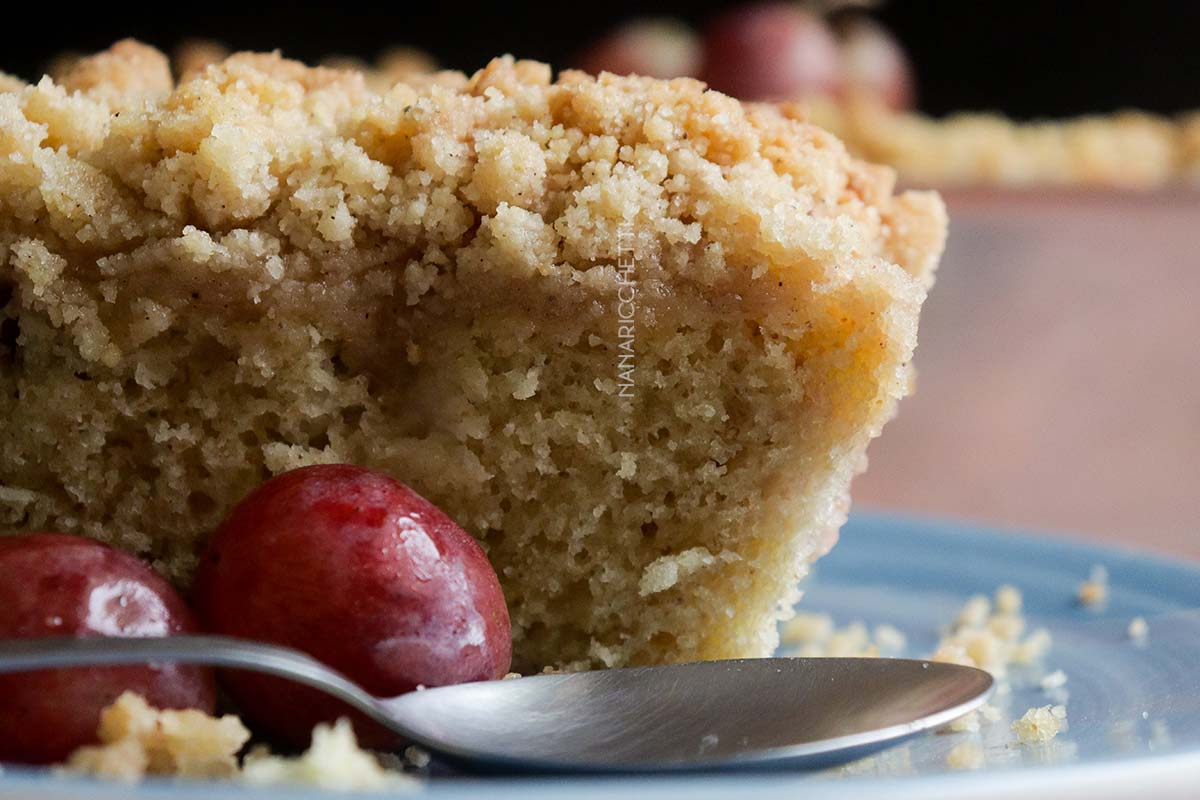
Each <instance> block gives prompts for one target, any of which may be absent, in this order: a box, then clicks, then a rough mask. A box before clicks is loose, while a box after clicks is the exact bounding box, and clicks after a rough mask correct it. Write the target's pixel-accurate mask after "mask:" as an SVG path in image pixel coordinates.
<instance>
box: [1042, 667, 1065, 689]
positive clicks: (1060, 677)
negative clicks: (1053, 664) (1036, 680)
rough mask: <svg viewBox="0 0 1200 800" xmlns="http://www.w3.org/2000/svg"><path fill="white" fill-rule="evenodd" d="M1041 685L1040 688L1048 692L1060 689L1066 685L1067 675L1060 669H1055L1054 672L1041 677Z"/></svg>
mask: <svg viewBox="0 0 1200 800" xmlns="http://www.w3.org/2000/svg"><path fill="white" fill-rule="evenodd" d="M1041 685H1042V688H1043V689H1045V690H1046V691H1048V692H1049V691H1052V690H1054V689H1060V688H1062V687H1063V686H1066V685H1067V673H1065V672H1063V671H1062V670H1061V669H1056V670H1054V672H1051V673H1050V674H1048V675H1045V676H1043V677H1042V680H1041Z"/></svg>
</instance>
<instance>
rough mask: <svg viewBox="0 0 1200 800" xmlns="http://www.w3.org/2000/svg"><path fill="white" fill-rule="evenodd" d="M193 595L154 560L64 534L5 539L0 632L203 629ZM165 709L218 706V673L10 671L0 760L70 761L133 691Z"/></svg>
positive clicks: (0, 707)
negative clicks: (183, 593) (191, 603)
mask: <svg viewBox="0 0 1200 800" xmlns="http://www.w3.org/2000/svg"><path fill="white" fill-rule="evenodd" d="M195 630H196V626H195V623H194V621H193V618H192V613H191V611H190V610H189V609H188V607H187V606H186V604H185V603H184V601H183V598H181V597H180V596H179V594H178V593H177V592H176V591H175V590H174V589H173V588H172V587H171V586H170V584H168V583H167V582H166V581H165V580H163V579H162V578H161V577H160V576H159V575H158V574H157V573H155V572H154V571H153V570H152V569H151V568H150V567H149V566H148V565H146V564H144V563H142V562H141V561H139V560H138V559H137V558H135V557H134V556H131V555H129V554H127V553H123V552H121V551H119V550H116V549H114V548H111V547H108V546H107V545H103V544H100V543H99V542H95V541H92V540H90V539H85V538H82V537H78V536H67V535H64V534H58V533H28V534H18V535H14V536H2V537H0V639H26V638H38V637H47V636H75V637H93V636H130V637H140V636H166V635H170V634H179V633H194V632H195ZM125 691H133V692H137V693H138V694H140V695H142V696H143V697H145V698H146V700H147V701H148V702H149V703H150V704H151V705H153V706H157V707H159V708H197V709H200V710H201V711H205V712H208V713H211V712H212V711H213V710H214V707H215V704H216V689H215V684H214V681H213V676H212V672H211V670H208V669H204V668H199V667H189V666H176V665H173V664H159V665H148V666H129V667H92V668H86V669H85V668H78V669H63V670H43V671H39V672H27V673H14V674H9V675H0V761H12V762H21V763H31V764H44V763H52V762H55V761H61V760H62V759H64V758H65V757H66V756H67V755H69V754H70V753H71V751H72V750H74V749H75V748H77V747H80V746H82V745H86V744H91V743H94V742H95V741H96V728H97V724H98V722H99V718H100V712H101V711H102V710H103V709H104V707H105V706H107V705H109V704H110V703H112V702H113V701H114V700H116V699H117V698H118V697H119V696H120V695H121V694H122V693H123V692H125Z"/></svg>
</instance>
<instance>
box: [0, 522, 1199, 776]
mask: <svg viewBox="0 0 1200 800" xmlns="http://www.w3.org/2000/svg"><path fill="white" fill-rule="evenodd" d="M1096 564H1100V565H1103V566H1105V567H1106V568H1107V569H1108V573H1109V584H1110V590H1109V599H1108V603H1107V605H1106V606H1105V607H1104V608H1103V609H1100V610H1091V609H1084V608H1081V607H1080V606H1079V605H1078V604H1077V603H1076V602H1075V592H1076V590H1077V588H1078V586H1079V583H1080V582H1081V581H1083V580H1084V579H1086V578H1087V576H1088V573H1089V572H1090V570H1091V568H1092V566H1093V565H1096ZM1005 583H1011V584H1014V585H1016V586H1017V587H1018V588H1020V589H1021V590H1022V591H1023V592H1024V595H1025V608H1026V617H1027V619H1028V621H1029V624H1030V626H1031V627H1037V626H1044V627H1046V628H1047V629H1049V631H1050V632H1051V634H1052V635H1053V637H1054V645H1053V647H1052V649H1051V651H1050V653H1049V655H1048V656H1047V658H1046V660H1045V669H1049V670H1053V669H1062V670H1063V671H1064V672H1066V674H1067V676H1068V679H1069V680H1068V683H1067V684H1066V687H1065V690H1066V693H1067V696H1065V697H1064V696H1062V695H1060V694H1057V693H1053V692H1052V693H1047V692H1045V691H1043V690H1042V689H1041V688H1040V687H1039V686H1038V680H1037V679H1038V677H1039V676H1040V675H1041V674H1042V673H1043V671H1044V670H1043V669H1033V668H1029V669H1026V670H1025V671H1018V672H1016V673H1015V674H1014V675H1013V676H1012V683H1013V687H1014V688H1013V691H1012V692H1011V694H1010V695H1008V696H1002V697H1000V698H999V699H998V700H997V704H998V705H999V706H1000V707H1001V708H1002V709H1005V710H1006V713H1007V714H1008V715H1010V716H1019V715H1020V714H1021V713H1022V712H1023V711H1024V710H1025V709H1027V708H1029V707H1031V706H1040V705H1045V704H1048V703H1054V702H1062V701H1064V700H1065V703H1066V705H1067V708H1068V718H1069V725H1070V727H1069V730H1068V731H1066V732H1065V733H1062V734H1060V735H1059V736H1058V737H1057V738H1056V739H1054V740H1053V741H1052V742H1051V743H1050V744H1048V745H1046V746H1038V747H1028V746H1019V745H1015V744H1014V743H1013V736H1012V734H1011V733H1010V731H1009V727H1008V721H1009V718H1010V717H1009V716H1006V717H1005V719H1003V720H1002V721H1000V722H996V723H992V724H989V725H985V726H984V728H983V730H982V731H981V733H980V734H965V733H959V734H939V735H931V736H926V737H924V738H921V739H917V740H914V741H913V742H910V743H908V744H906V745H902V746H900V747H897V748H894V749H892V750H889V751H886V752H884V753H882V754H880V755H878V756H875V757H874V758H873V759H870V760H868V761H866V762H862V763H859V764H855V765H852V766H851V767H848V768H842V769H839V770H834V771H830V772H823V773H809V774H791V773H786V774H779V773H772V774H762V775H746V774H741V775H730V776H723V775H714V776H706V777H699V778H697V777H690V778H667V777H664V778H658V779H655V778H629V779H620V778H616V779H614V778H606V779H586V778H585V779H567V778H545V779H495V778H489V779H475V778H443V779H433V780H431V781H430V783H429V784H428V785H427V786H426V787H425V789H424V790H423V792H422V793H423V794H425V795H428V796H431V797H433V798H446V799H448V798H459V797H461V798H477V799H478V800H483V798H489V799H490V798H512V799H513V800H518V799H519V800H534V799H535V798H551V797H553V798H572V800H575V799H582V798H590V799H592V800H596V799H598V798H609V799H611V798H616V797H620V798H622V799H624V798H627V797H630V796H651V797H659V798H680V799H681V800H682V798H688V800H696V799H697V798H710V797H711V798H726V797H729V796H731V795H734V794H736V795H737V796H754V797H764V798H766V797H771V798H785V797H786V798H789V800H795V798H800V797H804V798H808V797H815V796H820V797H839V798H842V797H844V798H854V799H855V800H868V798H887V799H888V800H897V798H910V797H911V798H917V797H920V798H942V797H945V798H956V800H957V799H958V798H964V797H997V798H1000V797H1016V796H1019V795H1025V794H1026V793H1032V792H1038V793H1046V794H1045V796H1047V797H1054V798H1056V800H1057V798H1067V797H1072V798H1074V797H1079V798H1085V797H1086V798H1089V800H1095V798H1097V797H1119V796H1128V795H1129V794H1131V793H1137V794H1140V795H1141V794H1144V795H1145V796H1146V797H1147V798H1151V797H1153V798H1156V800H1157V798H1166V797H1179V798H1195V797H1200V565H1197V564H1192V563H1188V562H1181V561H1170V560H1167V559H1164V558H1158V557H1152V556H1147V555H1143V554H1139V553H1134V552H1128V551H1122V550H1113V549H1108V548H1102V547H1096V546H1094V545H1090V544H1085V543H1082V542H1079V541H1073V540H1069V539H1063V538H1059V537H1050V536H1045V537H1041V536H1038V537H1034V536H1028V535H1018V534H1011V533H1000V532H994V531H987V530H980V529H978V528H974V527H971V526H969V525H964V524H953V523H946V522H929V521H919V520H912V519H897V518H894V517H882V516H871V515H861V514H860V515H856V516H855V517H854V518H853V519H852V520H851V521H850V523H849V524H848V525H847V526H846V527H845V529H844V530H843V532H842V539H841V542H840V544H839V545H838V547H837V548H836V549H835V550H834V552H833V553H832V554H831V555H829V556H828V557H827V558H825V559H823V560H822V561H820V562H819V565H818V568H817V572H816V575H815V577H814V579H813V580H811V581H810V583H809V586H808V591H807V596H806V597H805V600H804V602H803V607H804V608H805V609H806V610H810V611H823V612H827V613H829V614H831V615H832V616H833V617H834V618H835V620H836V621H837V622H838V623H839V624H845V623H848V622H850V621H852V620H863V621H865V622H867V623H868V624H870V625H874V624H878V623H890V624H892V625H895V626H896V627H898V628H900V629H901V630H902V631H904V632H905V633H906V634H907V636H908V639H909V649H910V651H911V653H912V654H914V655H920V654H926V653H927V651H928V650H930V649H931V648H932V647H933V645H934V643H935V641H936V640H937V637H938V629H939V627H940V626H942V625H945V624H946V623H948V622H949V621H951V620H952V619H953V618H954V615H955V613H956V611H957V610H958V608H959V607H960V606H961V605H962V603H963V601H964V600H965V599H966V598H967V597H968V596H970V595H972V594H976V593H989V594H990V593H991V592H992V591H994V590H995V589H996V587H998V586H1000V585H1001V584H1005ZM1135 616H1142V617H1145V618H1146V619H1147V620H1148V622H1149V627H1150V634H1149V637H1148V639H1147V640H1146V641H1145V642H1144V643H1143V644H1141V645H1139V644H1137V643H1135V642H1134V641H1132V640H1131V639H1130V638H1129V636H1128V633H1127V630H1128V626H1129V622H1130V620H1132V619H1133V618H1134V617H1135ZM973 736H974V737H976V738H975V741H977V742H978V743H979V744H980V746H981V747H982V748H983V749H984V753H985V757H986V766H985V767H984V768H983V769H981V770H978V771H972V772H955V771H952V770H950V769H949V768H948V767H947V766H946V755H947V753H948V752H949V751H950V749H951V748H952V747H954V746H955V745H956V744H958V743H959V742H962V741H964V740H966V739H968V738H971V737H973ZM0 796H3V797H19V798H31V800H32V798H38V799H39V800H45V799H46V798H55V799H56V800H58V799H59V798H78V799H79V800H101V798H104V799H105V800H108V799H109V798H118V797H120V798H125V797H128V798H137V799H138V800H147V799H148V798H160V799H164V800H166V799H169V800H201V798H235V797H236V798H246V797H250V796H253V797H255V798H264V799H266V800H277V799H278V798H283V797H288V798H302V797H318V796H327V795H321V794H320V793H317V792H308V791H299V792H298V791H296V790H287V791H283V790H279V791H264V790H249V789H244V788H240V787H237V786H233V785H228V784H222V785H212V784H202V783H200V784H197V783H192V784H184V783H179V784H172V783H165V782H150V783H147V784H145V785H143V786H141V787H139V788H137V789H131V788H128V787H121V786H116V785H112V784H102V783H96V782H92V781H86V780H78V779H64V778H52V777H49V776H47V775H45V774H44V773H37V772H29V771H20V770H9V771H8V772H6V773H5V774H4V775H2V776H0Z"/></svg>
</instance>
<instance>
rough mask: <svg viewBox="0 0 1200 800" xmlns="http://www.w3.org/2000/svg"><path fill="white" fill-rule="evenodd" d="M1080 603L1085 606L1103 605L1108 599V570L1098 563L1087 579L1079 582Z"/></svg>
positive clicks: (1077, 594) (1077, 595)
mask: <svg viewBox="0 0 1200 800" xmlns="http://www.w3.org/2000/svg"><path fill="white" fill-rule="evenodd" d="M1076 597H1077V598H1078V600H1079V602H1080V604H1082V605H1085V606H1091V607H1093V608H1094V607H1096V606H1101V605H1104V603H1105V601H1107V600H1108V570H1107V569H1105V568H1104V567H1103V566H1102V565H1100V564H1097V565H1095V566H1094V567H1092V573H1091V575H1090V576H1089V577H1088V579H1087V580H1086V581H1084V582H1083V583H1081V584H1079V591H1078V592H1077V593H1076Z"/></svg>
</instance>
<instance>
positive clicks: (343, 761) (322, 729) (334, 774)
mask: <svg viewBox="0 0 1200 800" xmlns="http://www.w3.org/2000/svg"><path fill="white" fill-rule="evenodd" d="M242 780H243V781H244V782H246V783H248V784H251V785H254V786H273V785H279V784H285V785H297V784H299V785H309V786H319V787H321V788H323V789H337V790H341V791H381V790H402V789H415V788H416V787H417V786H419V785H420V782H419V781H417V780H416V779H415V778H413V777H412V776H409V775H404V774H402V773H399V772H394V771H391V770H387V769H384V767H383V766H382V765H381V764H380V763H379V761H378V760H377V759H376V758H375V756H373V755H372V754H371V753H369V752H367V751H366V750H363V749H361V748H360V747H359V746H358V740H357V739H356V738H355V736H354V729H353V728H352V727H351V725H350V721H349V720H348V719H345V718H342V719H339V720H338V721H337V722H336V723H334V724H333V725H317V726H316V727H315V728H314V729H313V734H312V744H311V746H310V747H309V748H308V750H306V751H305V752H304V753H303V754H301V755H299V756H296V757H295V758H283V757H280V756H273V755H270V754H269V753H265V752H261V751H260V752H253V753H251V754H250V755H248V756H246V763H245V764H244V765H243V767H242Z"/></svg>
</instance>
